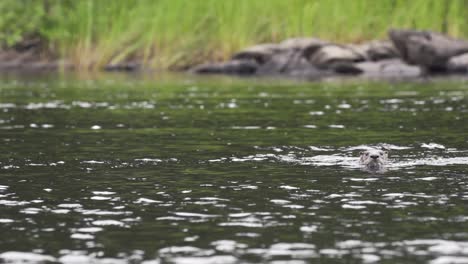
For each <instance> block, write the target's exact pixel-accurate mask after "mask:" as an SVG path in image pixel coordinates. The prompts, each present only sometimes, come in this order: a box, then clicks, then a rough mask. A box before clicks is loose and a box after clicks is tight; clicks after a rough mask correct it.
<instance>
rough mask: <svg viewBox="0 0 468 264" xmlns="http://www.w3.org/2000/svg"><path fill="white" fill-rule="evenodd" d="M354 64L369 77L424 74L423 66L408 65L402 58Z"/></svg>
mask: <svg viewBox="0 0 468 264" xmlns="http://www.w3.org/2000/svg"><path fill="white" fill-rule="evenodd" d="M354 66H355V67H356V68H359V69H360V70H361V71H362V74H363V75H364V76H369V77H387V78H388V77H418V76H421V74H422V71H421V68H419V67H418V66H411V65H408V64H406V63H405V62H404V61H402V60H401V59H387V60H380V61H365V62H360V63H356V64H354Z"/></svg>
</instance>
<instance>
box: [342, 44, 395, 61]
mask: <svg viewBox="0 0 468 264" xmlns="http://www.w3.org/2000/svg"><path fill="white" fill-rule="evenodd" d="M351 47H352V48H353V49H354V50H355V51H356V52H357V53H359V54H361V55H362V56H363V57H365V58H366V60H370V61H379V60H385V59H393V58H398V51H397V50H396V48H395V47H394V46H393V44H392V43H391V42H390V41H371V42H369V43H364V44H361V45H353V46H351Z"/></svg>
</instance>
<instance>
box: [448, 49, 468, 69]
mask: <svg viewBox="0 0 468 264" xmlns="http://www.w3.org/2000/svg"><path fill="white" fill-rule="evenodd" d="M447 70H448V71H449V72H451V73H468V53H465V54H462V55H458V56H454V57H451V58H450V59H449V61H448V62H447Z"/></svg>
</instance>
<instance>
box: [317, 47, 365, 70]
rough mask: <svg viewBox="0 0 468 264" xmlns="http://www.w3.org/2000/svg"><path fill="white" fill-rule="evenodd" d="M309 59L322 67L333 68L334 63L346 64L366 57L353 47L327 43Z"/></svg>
mask: <svg viewBox="0 0 468 264" xmlns="http://www.w3.org/2000/svg"><path fill="white" fill-rule="evenodd" d="M308 59H309V61H310V62H311V63H312V64H313V65H315V66H317V67H319V68H322V69H333V68H334V65H344V64H350V63H354V62H360V61H364V60H365V57H364V56H363V55H361V54H359V53H357V52H355V51H354V50H353V49H352V48H350V47H346V46H342V45H325V46H323V47H321V48H319V49H318V50H317V51H316V52H314V53H312V54H311V55H310V56H309V58H308Z"/></svg>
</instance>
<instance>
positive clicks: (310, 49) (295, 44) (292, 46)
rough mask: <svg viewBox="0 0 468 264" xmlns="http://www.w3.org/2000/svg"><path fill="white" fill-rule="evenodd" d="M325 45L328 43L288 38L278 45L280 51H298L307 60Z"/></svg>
mask: <svg viewBox="0 0 468 264" xmlns="http://www.w3.org/2000/svg"><path fill="white" fill-rule="evenodd" d="M327 44H329V43H328V42H326V41H323V40H320V39H317V38H290V39H286V40H284V41H282V42H281V43H280V44H279V45H280V48H281V49H282V50H294V51H300V52H301V53H302V55H303V56H304V57H306V58H308V57H309V56H310V55H311V54H313V53H315V52H316V51H317V50H318V49H320V48H321V47H323V46H324V45H327Z"/></svg>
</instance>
